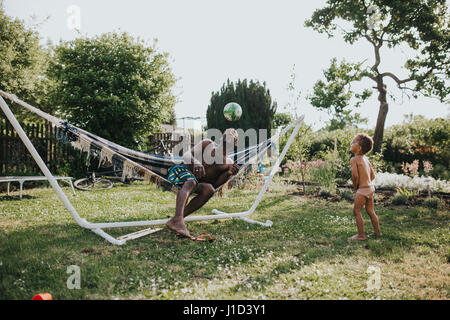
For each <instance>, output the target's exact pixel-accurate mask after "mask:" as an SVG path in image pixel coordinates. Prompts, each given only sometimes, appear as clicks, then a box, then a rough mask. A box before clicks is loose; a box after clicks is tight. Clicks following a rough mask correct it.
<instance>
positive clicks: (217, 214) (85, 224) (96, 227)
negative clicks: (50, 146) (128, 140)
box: [0, 90, 304, 245]
mask: <svg viewBox="0 0 450 320" xmlns="http://www.w3.org/2000/svg"><path fill="white" fill-rule="evenodd" d="M2 96H3V97H5V98H7V99H9V100H11V101H13V102H16V103H18V104H19V105H21V106H23V107H25V108H26V109H28V110H30V111H32V112H34V113H37V114H38V115H41V116H43V117H44V118H47V119H48V120H50V121H51V122H53V123H61V120H60V119H58V118H55V117H53V116H51V115H47V114H46V113H44V112H42V111H41V110H39V109H37V108H35V107H33V106H31V105H29V104H27V103H25V102H23V101H22V100H20V99H18V98H17V97H16V96H15V95H11V94H8V93H6V92H4V91H2V90H0V108H1V109H2V111H3V112H4V113H5V115H6V117H7V119H8V120H9V121H10V123H11V124H12V126H13V127H14V129H15V130H16V132H17V134H18V135H19V137H20V139H21V140H22V141H23V143H24V144H25V146H26V148H27V149H28V151H29V152H30V154H31V155H32V156H33V159H34V160H35V161H36V163H37V165H38V166H39V168H40V169H41V171H42V172H43V173H44V175H45V176H46V177H47V179H48V180H49V182H50V185H51V186H52V188H53V189H54V190H55V192H56V193H57V195H58V197H59V198H60V200H61V201H62V202H63V203H64V205H65V207H66V209H67V210H68V211H69V213H70V214H71V215H72V217H73V219H74V220H75V221H76V222H77V224H78V225H79V226H80V227H82V228H86V229H89V230H91V231H92V232H94V233H96V234H97V235H99V236H101V237H102V238H104V239H106V240H107V241H109V242H110V243H112V244H115V245H123V244H125V242H126V241H127V239H135V238H138V236H134V237H127V235H125V236H121V237H118V238H114V237H113V236H111V235H109V234H108V233H106V232H105V231H104V230H103V229H106V228H123V227H140V226H152V225H161V224H165V223H166V222H167V221H168V220H169V219H157V220H144V221H128V222H105V223H92V222H89V221H87V220H86V219H84V218H81V217H80V215H79V214H78V212H77V211H76V209H75V208H74V207H73V206H72V204H71V202H70V201H69V199H68V198H67V196H66V195H65V194H64V192H63V191H62V189H61V187H60V186H59V185H58V183H57V181H56V179H55V177H54V176H53V174H52V173H51V172H50V170H49V169H48V168H47V166H46V165H45V163H44V161H43V160H42V158H41V156H40V155H39V154H38V152H37V151H36V148H35V147H34V145H33V144H32V143H31V141H30V139H29V138H28V137H27V135H26V134H25V132H24V131H23V129H22V127H21V125H20V124H19V122H18V121H17V119H16V117H15V116H14V114H13V113H12V112H11V109H10V108H9V106H8V105H7V104H6V102H5V100H4V99H3V98H2ZM303 119H304V116H301V117H300V118H298V119H296V120H294V121H293V122H292V123H291V124H290V125H288V126H286V127H285V128H284V129H283V130H282V131H281V132H280V133H278V134H276V135H274V136H273V137H272V138H270V139H269V140H270V141H273V140H275V139H279V137H281V136H282V135H284V134H285V133H287V132H288V131H289V130H290V129H291V128H294V130H293V131H292V133H291V135H290V137H289V139H288V141H287V143H286V145H285V146H284V148H283V151H282V152H281V154H280V156H279V157H278V159H277V160H276V161H275V163H274V165H273V166H272V170H271V172H270V174H269V175H268V176H266V177H265V182H264V185H263V187H262V188H261V190H260V191H259V194H258V196H257V197H256V199H255V201H254V202H253V204H252V206H251V207H250V208H249V209H248V210H247V211H243V212H236V213H226V212H223V211H219V210H217V209H214V210H213V211H212V212H213V213H214V214H213V215H207V216H190V217H186V218H185V219H184V221H185V222H189V221H202V220H212V219H227V218H239V219H241V220H243V221H246V222H248V223H257V224H260V225H263V226H267V227H270V226H271V225H272V221H270V220H267V221H266V222H265V223H263V222H260V221H255V220H251V219H249V218H247V216H249V215H250V214H252V213H253V212H254V211H255V210H256V207H257V206H258V204H259V202H260V201H261V199H262V197H263V195H264V193H265V192H266V190H267V188H268V186H269V184H270V182H271V181H272V179H273V177H274V175H275V173H276V172H277V170H278V167H279V165H280V163H281V161H282V160H283V158H284V156H285V155H286V152H287V150H288V149H289V147H290V145H291V144H292V142H293V140H294V138H295V136H296V135H297V132H298V130H299V128H300V126H301V124H302V122H303ZM77 129H78V128H77ZM80 131H81V132H82V133H83V132H85V131H83V130H81V129H80ZM80 137H81V134H80ZM83 138H85V139H87V140H91V141H90V142H93V141H92V139H89V138H87V137H83ZM103 141H106V140H103ZM114 145H115V144H114ZM115 146H118V145H115ZM103 150H105V152H109V153H111V154H116V152H115V151H113V150H112V149H111V148H108V146H106V145H102V152H103ZM264 151H265V149H263V151H261V152H259V153H258V156H260V155H261V154H262V153H263V152H264ZM119 156H120V155H119ZM120 157H122V158H123V159H124V161H128V163H131V164H132V165H134V166H135V167H137V168H139V169H141V170H142V171H145V174H146V175H149V176H152V177H154V178H157V179H158V180H165V179H164V178H163V177H161V176H159V175H157V174H155V173H154V172H152V171H150V170H149V169H148V168H146V167H143V166H141V165H139V164H138V163H136V162H133V161H131V160H129V159H128V158H126V157H124V156H120ZM248 164H249V163H246V164H244V165H243V166H241V168H240V170H239V172H243V171H244V170H245V168H246V167H247V166H248ZM238 174H239V173H238ZM236 176H237V175H236ZM236 176H234V177H236ZM234 177H232V178H231V179H233V178H234ZM231 179H230V180H231ZM165 181H166V182H167V180H165ZM226 183H227V182H226ZM226 183H224V184H223V185H225V184H226ZM223 185H222V186H223ZM218 189H220V187H219V188H217V189H216V191H217V190H218ZM147 230H148V229H147ZM143 231H146V230H143ZM145 234H148V232H143V235H145Z"/></svg>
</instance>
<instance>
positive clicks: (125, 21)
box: [4, 0, 449, 128]
mask: <svg viewBox="0 0 450 320" xmlns="http://www.w3.org/2000/svg"><path fill="white" fill-rule="evenodd" d="M324 3H325V0H315V1H299V0H278V1H275V0H270V1H267V0H240V1H238V0H227V1H223V0H222V1H220V0H189V1H186V0H184V1H183V0H158V1H156V0H146V1H142V0H141V1H139V0H127V1H124V0H95V1H94V0H71V1H67V0H5V1H4V6H5V10H6V13H7V14H8V15H10V16H13V17H18V18H20V19H24V20H25V22H26V23H27V24H28V25H32V24H33V19H31V16H32V15H35V16H36V17H37V21H42V20H43V19H44V17H46V16H50V18H49V20H48V21H47V22H45V23H44V24H42V25H40V26H39V27H38V31H39V33H40V35H41V37H42V41H43V42H45V41H46V40H47V39H51V40H52V41H53V42H54V43H57V42H58V41H59V40H60V39H63V40H71V39H74V38H76V37H77V32H76V31H74V30H71V29H69V27H68V25H67V20H68V19H69V13H68V12H67V9H68V7H69V6H71V5H77V6H78V7H79V8H80V10H81V14H80V17H81V33H83V34H87V35H88V36H93V35H97V34H101V33H105V32H111V31H126V32H128V33H130V34H131V35H133V36H139V37H140V38H142V39H145V40H148V41H149V42H151V41H152V40H153V39H154V38H157V39H158V47H159V49H160V50H161V51H165V52H168V53H169V54H170V55H171V59H172V61H171V66H172V69H173V72H174V74H175V76H176V77H178V78H180V80H179V81H178V82H177V86H176V89H175V92H176V93H177V94H178V96H179V99H180V100H181V101H180V102H179V103H178V104H177V105H176V106H175V111H176V116H177V117H186V116H194V117H198V116H200V117H206V109H207V106H208V103H209V100H210V97H211V92H213V91H218V90H219V89H220V87H221V86H222V84H223V83H224V82H225V81H226V80H227V78H229V79H230V80H231V81H237V80H238V79H244V78H247V79H254V80H259V81H260V82H263V81H265V82H266V83H267V87H268V88H269V89H270V92H271V96H272V99H273V100H275V101H276V102H277V103H278V110H279V111H280V112H282V111H283V109H284V106H286V105H287V103H288V102H289V101H290V99H291V98H290V96H289V93H288V91H287V86H288V83H289V81H290V75H291V71H292V69H293V66H294V65H295V71H296V84H295V86H296V88H297V89H298V90H300V91H301V92H302V95H301V97H302V99H301V100H300V103H299V107H298V112H299V113H303V114H305V115H306V118H305V121H306V122H307V123H308V124H312V125H313V126H314V128H319V127H322V126H323V125H325V121H326V120H328V118H329V117H328V115H327V114H326V112H319V111H317V110H316V109H314V108H312V107H311V106H309V105H308V103H307V101H306V99H305V97H306V95H308V94H309V93H311V91H312V87H313V84H314V83H315V82H316V81H317V80H318V79H319V78H322V71H323V69H325V68H326V67H328V66H329V63H330V60H331V58H333V57H337V58H338V61H339V60H340V59H342V58H345V59H346V60H347V61H355V62H356V61H362V60H365V59H368V62H370V63H372V62H373V49H372V47H371V46H370V45H369V43H367V41H361V42H359V43H357V44H355V45H348V44H346V43H345V42H344V41H343V40H342V38H341V37H340V36H337V37H335V38H332V39H328V38H327V36H326V35H321V34H318V33H317V32H315V31H313V30H312V29H310V28H306V27H304V21H305V20H306V19H307V18H309V17H310V16H311V14H312V12H313V11H314V10H315V9H316V8H320V7H322V6H323V5H324ZM35 21H36V20H35ZM385 52H386V53H389V57H387V56H386V55H384V53H385ZM387 58H389V60H388V59H387ZM406 58H407V53H406V50H405V51H402V50H400V49H397V50H396V51H391V52H388V49H386V48H384V50H382V64H381V69H380V70H381V71H383V72H384V71H393V72H398V70H400V66H402V65H403V64H404V61H405V59H406ZM404 75H406V74H405V73H404V72H403V73H402V72H400V73H399V76H400V77H402V76H404ZM386 82H387V84H388V89H389V88H394V87H395V84H394V82H392V81H390V80H386ZM365 86H366V87H371V86H372V83H371V82H370V80H367V82H366V85H365ZM395 92H397V93H398V90H396V91H395ZM376 97H377V95H376V94H375V93H374V94H373V96H372V98H371V99H370V100H368V101H367V102H366V103H365V104H364V105H363V106H362V107H361V108H359V111H358V112H360V113H362V114H363V116H365V117H368V118H369V127H374V126H375V123H376V119H377V114H378V101H377V99H376ZM400 100H401V99H400ZM389 105H390V110H389V113H388V117H387V126H389V125H391V124H395V123H400V122H401V121H402V120H403V115H404V114H409V113H414V114H423V115H425V116H427V117H429V118H435V117H444V116H446V115H447V114H448V113H449V106H448V105H445V104H442V103H440V102H439V101H438V100H436V99H430V98H423V97H422V98H419V99H418V100H414V99H411V100H410V101H408V99H407V98H405V99H404V101H403V103H401V101H398V102H394V101H392V100H390V101H389ZM178 124H179V126H182V125H183V121H182V120H179V121H178ZM192 125H193V123H192V124H190V121H188V120H186V127H189V126H192Z"/></svg>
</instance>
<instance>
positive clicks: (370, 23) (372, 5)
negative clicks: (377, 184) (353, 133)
mask: <svg viewBox="0 0 450 320" xmlns="http://www.w3.org/2000/svg"><path fill="white" fill-rule="evenodd" d="M449 21H450V19H449V15H448V8H447V5H446V1H445V0H409V1H404V0H366V1H364V0H339V1H338V0H328V1H327V2H326V5H325V7H323V8H321V9H317V10H316V11H314V13H313V15H312V17H311V18H310V19H308V20H307V21H306V22H305V25H306V26H308V27H312V28H313V29H314V30H316V31H318V32H319V33H325V34H327V35H328V36H329V37H333V36H334V35H335V33H336V32H340V33H341V34H342V36H343V38H344V41H345V42H347V43H349V44H351V45H353V44H355V43H356V42H357V41H358V40H360V39H362V40H367V41H368V42H369V43H370V44H371V45H372V47H373V52H372V54H373V56H368V57H364V58H373V59H374V60H373V63H371V64H370V65H369V66H368V67H367V68H366V69H364V68H362V67H361V80H360V81H362V80H364V79H370V80H372V81H373V83H374V86H373V87H372V88H373V89H375V90H376V92H377V93H378V101H379V112H378V118H377V123H376V127H375V135H374V151H375V152H378V151H379V150H380V148H381V143H382V141H383V132H384V126H385V122H386V117H387V114H388V110H389V103H388V96H391V93H392V92H391V91H388V86H387V81H386V80H387V79H390V80H392V81H393V82H394V84H395V85H397V86H398V88H400V89H401V90H402V91H403V92H404V93H406V94H407V95H408V96H412V97H413V98H417V97H418V96H419V95H424V96H429V97H436V98H438V99H439V100H440V101H441V102H444V101H446V100H447V97H448V95H449V93H450V86H449V80H448V79H449V78H450V32H449V30H450V29H449V24H450V23H449ZM405 45H406V46H408V47H409V48H410V49H412V50H413V51H414V54H413V56H411V57H409V58H408V59H406V61H405V64H404V66H403V70H402V73H404V72H403V71H406V72H407V76H405V77H400V75H399V74H396V73H395V72H393V71H392V70H381V67H380V64H381V63H382V61H383V59H389V53H388V52H385V51H383V54H382V52H381V51H380V49H381V48H382V47H383V46H387V47H388V48H396V47H400V46H402V48H404V46H405ZM354 80H355V79H354V77H353V79H352V80H351V81H354ZM338 93H339V92H338Z"/></svg>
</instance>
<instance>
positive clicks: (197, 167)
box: [183, 139, 212, 178]
mask: <svg viewBox="0 0 450 320" xmlns="http://www.w3.org/2000/svg"><path fill="white" fill-rule="evenodd" d="M211 143H212V141H211V140H210V139H204V140H202V141H200V142H199V143H197V144H196V145H195V146H194V147H193V148H191V149H190V150H189V151H187V152H185V153H184V154H183V162H184V164H186V165H187V166H188V167H190V168H192V171H193V173H194V175H195V176H196V177H197V178H202V177H203V176H204V175H205V174H206V172H205V168H204V167H203V164H202V161H201V159H202V157H203V150H204V149H205V148H206V147H207V146H208V145H210V144H211ZM196 156H197V157H200V160H199V159H197V158H196Z"/></svg>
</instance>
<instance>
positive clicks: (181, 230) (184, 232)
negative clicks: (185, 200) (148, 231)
mask: <svg viewBox="0 0 450 320" xmlns="http://www.w3.org/2000/svg"><path fill="white" fill-rule="evenodd" d="M166 226H167V227H168V228H169V229H170V230H172V231H174V232H175V233H176V234H178V235H180V236H183V237H186V238H190V237H191V234H190V232H189V230H188V229H187V228H186V225H185V224H184V221H183V220H174V219H173V218H172V219H170V220H169V221H167V222H166Z"/></svg>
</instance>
